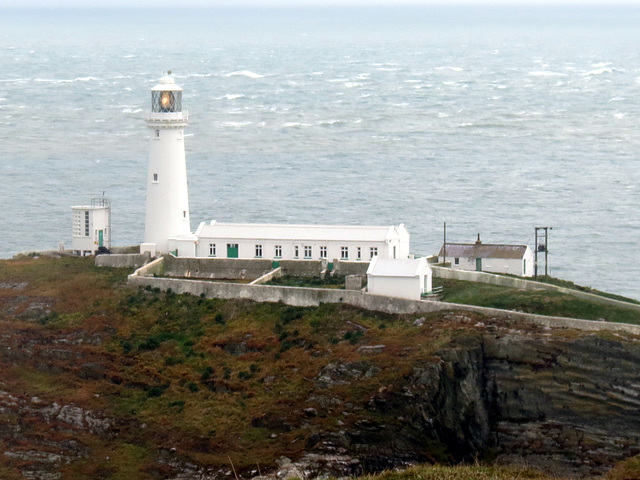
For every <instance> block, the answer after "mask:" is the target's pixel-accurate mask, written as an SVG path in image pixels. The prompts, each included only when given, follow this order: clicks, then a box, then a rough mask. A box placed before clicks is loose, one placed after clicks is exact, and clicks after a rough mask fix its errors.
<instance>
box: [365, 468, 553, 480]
mask: <svg viewBox="0 0 640 480" xmlns="http://www.w3.org/2000/svg"><path fill="white" fill-rule="evenodd" d="M358 479H359V480H460V479H464V480H554V479H555V480H561V479H560V478H559V477H549V476H547V475H544V474H542V473H540V472H537V471H535V470H533V469H527V468H515V467H501V466H481V465H475V466H466V465H465V466H455V467H449V466H443V465H422V466H417V467H411V468H408V469H406V470H401V471H387V472H383V473H381V474H379V475H364V476H361V477H358Z"/></svg>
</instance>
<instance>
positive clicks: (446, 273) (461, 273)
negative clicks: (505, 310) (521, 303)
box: [431, 266, 640, 311]
mask: <svg viewBox="0 0 640 480" xmlns="http://www.w3.org/2000/svg"><path fill="white" fill-rule="evenodd" d="M527 268H528V267H527ZM431 270H432V271H433V276H434V277H438V278H446V279H453V280H465V281H467V282H478V283H487V284H490V285H498V286H502V287H511V288H519V289H521V290H529V291H535V290H546V291H555V292H561V293H566V294H568V295H573V296H574V297H578V298H582V299H584V300H589V301H591V302H595V303H600V304H602V305H611V306H615V307H622V308H629V309H631V310H638V311H640V304H636V303H629V302H623V301H620V300H615V299H613V298H607V297H601V296H600V295H594V294H593V293H588V292H582V291H580V290H573V289H570V288H564V287H559V286H557V285H551V284H549V283H542V282H535V281H532V280H525V279H523V278H514V277H505V276H503V275H494V274H491V273H485V272H471V271H465V270H454V269H451V268H444V267H435V266H431Z"/></svg>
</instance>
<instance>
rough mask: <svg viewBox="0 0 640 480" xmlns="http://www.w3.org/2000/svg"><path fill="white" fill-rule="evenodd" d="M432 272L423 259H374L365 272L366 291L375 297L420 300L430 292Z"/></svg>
mask: <svg viewBox="0 0 640 480" xmlns="http://www.w3.org/2000/svg"><path fill="white" fill-rule="evenodd" d="M432 279H433V276H432V272H431V267H430V266H429V263H428V262H427V259H426V258H425V257H422V258H416V259H408V258H404V259H392V258H382V257H376V258H374V259H372V260H371V263H370V264H369V268H368V270H367V291H368V292H369V293H373V294H375V295H385V296H387V297H398V298H406V299H409V300H420V298H421V296H422V294H423V293H428V292H430V291H431V290H432Z"/></svg>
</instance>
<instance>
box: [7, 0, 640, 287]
mask: <svg viewBox="0 0 640 480" xmlns="http://www.w3.org/2000/svg"><path fill="white" fill-rule="evenodd" d="M1 13H2V15H0V142H1V143H0V182H1V183H0V212H1V213H0V215H1V216H0V257H7V256H10V255H11V254H13V253H15V252H17V251H21V250H25V249H45V248H56V246H57V243H58V242H59V241H64V242H65V243H66V244H67V245H70V244H71V215H70V213H71V212H70V209H69V206H71V205H74V204H81V203H85V202H88V201H89V200H90V199H91V198H92V197H93V196H98V195H101V194H102V192H103V191H104V192H106V196H107V197H108V198H110V199H111V200H112V204H113V215H114V218H113V234H114V240H115V242H116V243H117V244H120V245H123V244H135V243H139V242H140V241H141V240H142V237H143V233H144V228H143V220H144V201H145V174H146V162H147V150H148V131H147V129H146V127H145V123H144V121H143V117H144V111H145V110H146V109H147V108H148V102H149V98H150V95H149V89H150V88H151V87H152V86H153V85H154V84H155V83H156V81H157V79H158V78H159V77H160V76H161V75H162V73H163V71H165V70H167V69H172V70H173V72H174V76H175V78H176V80H177V82H178V83H179V84H181V85H182V86H183V87H184V91H185V92H184V106H185V108H186V109H188V110H189V116H190V122H191V124H190V126H189V127H188V129H187V132H186V133H187V134H188V135H190V136H189V137H188V138H187V143H186V145H187V162H188V169H189V188H190V198H191V217H192V221H193V225H192V228H194V229H195V227H196V226H197V223H198V222H200V221H208V220H211V219H214V218H215V219H218V220H222V221H266V222H298V223H306V222H314V223H338V224H340V223H347V224H349V223H361V224H393V223H401V222H403V223H405V224H407V226H408V228H409V230H410V232H411V234H412V245H413V247H412V250H413V251H414V252H416V253H435V252H437V250H438V249H439V247H440V244H441V242H442V223H443V222H445V221H446V222H447V225H448V239H449V241H461V242H467V241H468V242H471V241H473V240H474V239H475V235H476V233H478V232H480V233H481V235H482V238H483V240H484V241H485V242H487V243H490V242H493V243H502V242H509V243H511V242H513V243H528V244H529V245H531V246H533V233H534V226H552V227H553V230H552V232H551V234H550V239H549V249H550V257H549V260H550V269H551V273H552V274H553V275H555V276H559V277H563V278H567V279H569V280H574V281H576V282H579V283H582V284H585V285H590V286H593V287H596V288H600V289H604V290H609V291H616V292H619V293H622V294H625V295H628V296H631V297H635V298H640V285H639V284H638V281H637V279H636V277H637V276H638V274H639V273H640V253H639V250H638V246H639V245H638V244H639V240H640V220H639V216H638V206H639V205H640V187H639V185H638V184H639V182H640V160H639V158H640V136H639V134H638V123H639V119H640V100H639V98H640V95H639V94H640V53H639V51H638V48H637V46H638V45H639V44H640V29H638V28H637V25H638V20H639V18H640V14H639V11H638V10H637V9H635V10H634V9H626V10H608V11H602V10H589V9H582V10H580V11H572V10H561V9H555V10H500V9H479V8H475V9H471V8H466V9H462V8H459V9H455V8H448V9H446V8H445V9H386V10H384V9H366V10H365V9H350V10H322V9H315V10H304V9H288V10H271V11H270V10H258V11H256V10H250V9H244V10H223V9H218V10H187V11H167V10H158V11H152V10H131V11H73V12H61V11H55V10H51V11H40V12H28V11H22V12H21V11H3V12H1Z"/></svg>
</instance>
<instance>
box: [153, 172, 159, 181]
mask: <svg viewBox="0 0 640 480" xmlns="http://www.w3.org/2000/svg"><path fill="white" fill-rule="evenodd" d="M153 181H154V182H157V181H158V174H157V173H154V174H153Z"/></svg>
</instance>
